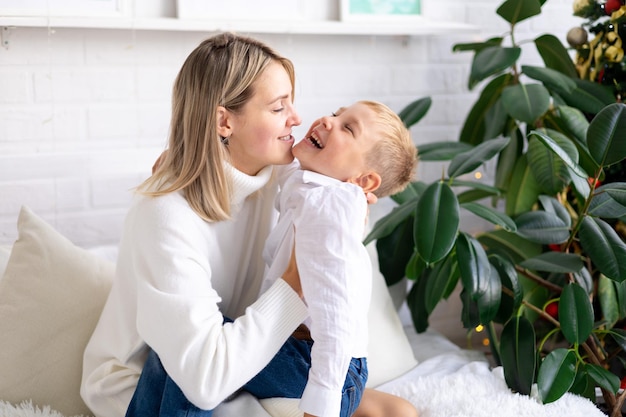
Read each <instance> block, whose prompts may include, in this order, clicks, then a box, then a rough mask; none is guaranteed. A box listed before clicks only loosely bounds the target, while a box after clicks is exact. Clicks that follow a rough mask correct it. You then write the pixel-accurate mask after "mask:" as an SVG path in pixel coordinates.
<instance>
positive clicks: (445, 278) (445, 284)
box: [425, 256, 459, 314]
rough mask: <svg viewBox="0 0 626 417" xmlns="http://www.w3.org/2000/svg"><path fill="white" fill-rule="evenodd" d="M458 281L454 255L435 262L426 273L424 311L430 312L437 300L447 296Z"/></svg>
mask: <svg viewBox="0 0 626 417" xmlns="http://www.w3.org/2000/svg"><path fill="white" fill-rule="evenodd" d="M458 282H459V269H458V267H457V262H456V258H455V257H454V256H447V257H446V258H445V259H444V260H443V261H442V262H437V264H435V266H434V268H433V269H432V270H430V271H429V273H428V281H427V283H426V288H425V290H426V297H425V303H426V311H427V312H428V313H429V314H430V313H432V311H433V310H434V309H435V307H436V306H437V304H438V303H439V301H440V300H441V299H443V298H445V297H447V296H448V295H449V294H450V292H451V291H452V289H453V288H454V287H455V286H456V284H457V283H458Z"/></svg>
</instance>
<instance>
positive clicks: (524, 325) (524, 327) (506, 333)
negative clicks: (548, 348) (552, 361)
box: [500, 316, 537, 395]
mask: <svg viewBox="0 0 626 417" xmlns="http://www.w3.org/2000/svg"><path fill="white" fill-rule="evenodd" d="M535 342H536V341H535V330H534V329H533V326H532V324H531V323H530V321H528V319H527V318H526V317H524V316H515V317H512V318H511V320H509V321H508V322H507V323H506V324H505V325H504V327H503V328H502V333H501V337H500V359H501V360H502V367H503V369H504V379H505V381H506V384H507V385H508V386H509V388H511V389H513V390H515V391H517V392H519V393H520V394H524V395H530V389H531V387H532V384H533V380H534V377H535V369H536V358H537V348H536V344H535Z"/></svg>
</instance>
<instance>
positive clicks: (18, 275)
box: [0, 207, 114, 416]
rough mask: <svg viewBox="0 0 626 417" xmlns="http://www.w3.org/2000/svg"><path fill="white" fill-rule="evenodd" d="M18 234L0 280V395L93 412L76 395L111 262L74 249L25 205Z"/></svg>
mask: <svg viewBox="0 0 626 417" xmlns="http://www.w3.org/2000/svg"><path fill="white" fill-rule="evenodd" d="M18 236H19V237H18V239H17V241H16V242H15V244H14V245H13V250H12V252H11V256H10V258H9V262H8V264H7V267H6V271H5V274H4V277H3V278H2V280H0V335H1V336H0V340H1V341H0V346H1V347H0V397H2V400H5V401H9V402H11V403H14V404H18V403H20V402H22V401H24V400H30V399H32V401H33V403H34V404H37V405H41V406H43V405H50V406H51V407H52V408H53V409H55V410H58V411H59V412H61V413H63V414H65V415H68V416H69V415H78V414H85V415H87V414H91V413H90V411H89V409H88V408H87V406H86V405H85V404H84V402H83V401H82V399H81V397H80V394H79V387H80V381H81V375H82V357H83V350H84V348H85V345H86V344H87V341H88V339H89V337H90V336H91V333H92V331H93V328H94V327H95V325H96V322H97V320H98V317H99V316H100V311H101V310H102V307H103V305H104V301H105V299H106V297H107V294H108V292H109V289H110V287H111V282H112V279H113V274H114V267H113V263H111V262H109V261H106V260H102V259H100V258H99V257H97V256H96V255H93V254H91V253H88V252H87V251H86V250H83V249H81V248H78V247H77V246H74V245H73V244H72V243H71V242H70V241H69V240H67V239H66V238H65V237H63V236H61V235H60V234H59V233H57V232H56V231H55V230H54V229H53V228H52V227H51V226H50V225H48V224H47V223H45V222H44V221H43V220H42V219H40V218H39V217H37V216H36V215H35V214H33V213H32V212H31V211H30V210H29V209H28V208H26V207H23V208H22V210H21V211H20V214H19V219H18Z"/></svg>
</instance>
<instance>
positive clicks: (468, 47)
mask: <svg viewBox="0 0 626 417" xmlns="http://www.w3.org/2000/svg"><path fill="white" fill-rule="evenodd" d="M502 40H503V38H502V37H495V38H490V39H487V40H486V41H485V42H471V43H457V44H455V45H454V46H453V47H452V51H453V52H464V51H480V50H482V49H485V48H487V47H489V46H498V45H501V44H502Z"/></svg>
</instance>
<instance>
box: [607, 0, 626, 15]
mask: <svg viewBox="0 0 626 417" xmlns="http://www.w3.org/2000/svg"><path fill="white" fill-rule="evenodd" d="M623 4H624V3H623V2H622V0H606V3H604V12H605V13H606V14H608V15H610V14H612V13H613V12H614V11H616V10H619V8H620V7H622V6H623Z"/></svg>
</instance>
